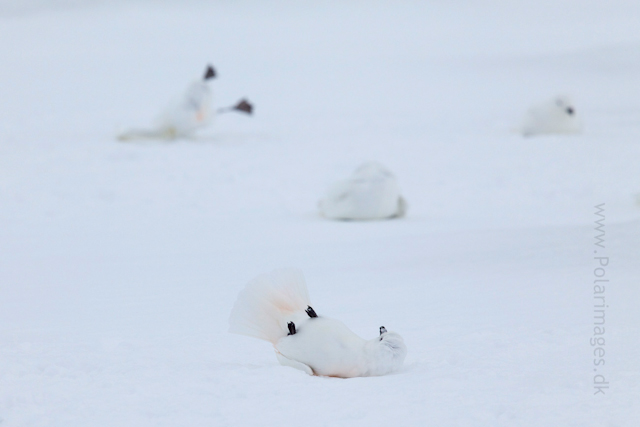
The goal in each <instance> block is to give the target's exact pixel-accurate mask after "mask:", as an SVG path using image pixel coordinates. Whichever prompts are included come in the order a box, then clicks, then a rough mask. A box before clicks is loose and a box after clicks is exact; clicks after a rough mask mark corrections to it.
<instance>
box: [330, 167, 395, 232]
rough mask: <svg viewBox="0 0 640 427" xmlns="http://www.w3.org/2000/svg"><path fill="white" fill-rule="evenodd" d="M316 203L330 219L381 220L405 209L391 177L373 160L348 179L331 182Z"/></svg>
mask: <svg viewBox="0 0 640 427" xmlns="http://www.w3.org/2000/svg"><path fill="white" fill-rule="evenodd" d="M318 206H319V208H320V213H321V214H322V215H323V216H324V217H326V218H330V219H347V220H372V219H385V218H394V217H399V216H403V215H404V214H405V212H406V202H405V200H404V199H403V198H402V196H401V195H400V187H399V186H398V183H397V181H396V178H395V176H394V175H393V174H392V173H391V172H390V171H389V170H387V169H386V168H385V167H384V166H382V165H380V164H379V163H376V162H370V163H365V164H363V165H362V166H360V167H359V168H358V169H356V170H355V172H354V173H353V175H352V176H351V177H350V178H349V179H345V180H341V181H338V182H336V183H334V184H333V185H332V186H331V187H330V188H329V190H328V191H327V193H326V195H325V197H324V198H323V199H322V200H321V201H320V202H319V204H318Z"/></svg>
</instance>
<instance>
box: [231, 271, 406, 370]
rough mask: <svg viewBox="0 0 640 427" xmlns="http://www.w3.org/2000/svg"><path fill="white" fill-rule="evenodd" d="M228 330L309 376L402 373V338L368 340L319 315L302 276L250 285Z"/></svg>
mask: <svg viewBox="0 0 640 427" xmlns="http://www.w3.org/2000/svg"><path fill="white" fill-rule="evenodd" d="M229 325H230V327H229V332H232V333H235V334H240V335H248V336H251V337H255V338H259V339H262V340H265V341H269V342H270V343H272V344H273V347H274V349H275V351H276V357H277V358H278V361H279V362H280V364H282V365H285V366H291V367H294V368H296V369H300V370H302V371H304V372H306V373H308V374H310V375H321V376H329V377H341V378H352V377H363V376H375V375H385V374H387V373H390V372H392V371H395V370H398V369H400V367H402V364H403V362H404V358H405V356H406V355H407V347H406V346H405V344H404V340H403V339H402V337H401V336H400V335H398V334H397V333H395V332H387V330H386V328H385V327H384V326H381V327H380V334H379V336H377V337H375V338H373V339H370V340H365V339H363V338H360V337H359V336H358V335H356V334H355V333H353V332H352V331H351V330H350V329H349V328H347V327H346V326H345V325H344V323H342V322H340V321H339V320H335V319H331V318H328V317H324V316H321V315H318V314H316V311H315V310H314V309H313V308H312V307H311V302H310V300H309V294H308V292H307V287H306V284H305V280H304V276H303V275H302V273H301V272H300V271H298V270H276V271H273V272H271V273H269V274H264V275H262V276H259V277H257V278H256V279H254V280H253V281H251V282H249V284H247V285H246V287H245V288H244V289H243V290H242V291H241V292H240V294H239V295H238V299H237V301H236V303H235V305H234V307H233V310H232V312H231V316H230V318H229Z"/></svg>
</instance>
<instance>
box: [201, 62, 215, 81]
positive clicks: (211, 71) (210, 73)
mask: <svg viewBox="0 0 640 427" xmlns="http://www.w3.org/2000/svg"><path fill="white" fill-rule="evenodd" d="M215 76H216V70H214V69H213V66H211V65H207V70H206V71H205V72H204V77H203V79H204V80H209V79H212V78H214V77H215Z"/></svg>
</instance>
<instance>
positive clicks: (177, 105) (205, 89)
mask: <svg viewBox="0 0 640 427" xmlns="http://www.w3.org/2000/svg"><path fill="white" fill-rule="evenodd" d="M215 76H216V72H215V70H214V69H213V67H212V66H211V65H208V66H207V69H206V70H205V73H204V76H203V77H202V78H201V79H198V80H195V81H193V82H192V83H191V84H190V85H189V86H187V88H186V90H185V91H184V93H183V94H182V95H181V96H179V97H177V98H175V99H174V100H173V101H172V102H171V103H170V104H169V105H168V106H167V108H165V110H164V111H163V112H162V113H161V114H160V116H159V117H158V119H157V121H156V122H157V123H156V125H155V126H154V128H152V129H145V130H142V129H132V130H130V131H128V132H125V133H123V134H122V135H120V136H119V137H118V138H119V139H120V140H129V139H145V138H158V139H173V138H178V137H189V136H191V135H193V133H194V132H195V131H197V130H198V129H201V128H203V127H206V126H208V125H209V124H211V122H212V121H213V118H214V117H215V115H216V113H223V112H227V111H233V110H235V111H241V112H244V113H247V114H251V113H252V111H253V106H252V105H251V104H250V103H249V102H248V101H247V100H245V99H242V100H240V101H239V102H238V103H237V104H236V105H234V106H232V107H228V108H221V109H219V110H217V111H216V110H215V109H214V108H213V94H212V91H211V88H210V87H209V82H210V81H211V80H212V79H213V78H214V77H215Z"/></svg>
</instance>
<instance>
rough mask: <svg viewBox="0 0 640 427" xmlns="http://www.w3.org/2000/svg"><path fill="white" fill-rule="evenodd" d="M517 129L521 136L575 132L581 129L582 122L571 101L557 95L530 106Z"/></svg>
mask: <svg viewBox="0 0 640 427" xmlns="http://www.w3.org/2000/svg"><path fill="white" fill-rule="evenodd" d="M519 130H520V132H521V133H522V135H523V136H533V135H541V134H577V133H580V132H581V131H582V124H581V123H580V119H579V118H578V116H577V114H576V109H575V108H574V106H573V104H572V103H571V101H570V100H569V99H568V98H567V97H563V96H558V97H556V98H554V99H552V100H549V101H547V102H545V103H542V104H539V105H535V106H533V107H531V108H530V109H529V111H527V114H526V115H525V117H524V119H523V121H522V124H521V126H520V129H519Z"/></svg>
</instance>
